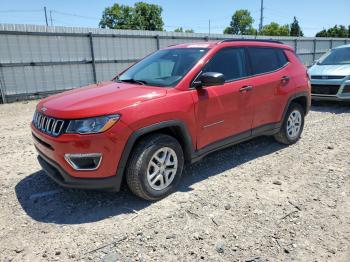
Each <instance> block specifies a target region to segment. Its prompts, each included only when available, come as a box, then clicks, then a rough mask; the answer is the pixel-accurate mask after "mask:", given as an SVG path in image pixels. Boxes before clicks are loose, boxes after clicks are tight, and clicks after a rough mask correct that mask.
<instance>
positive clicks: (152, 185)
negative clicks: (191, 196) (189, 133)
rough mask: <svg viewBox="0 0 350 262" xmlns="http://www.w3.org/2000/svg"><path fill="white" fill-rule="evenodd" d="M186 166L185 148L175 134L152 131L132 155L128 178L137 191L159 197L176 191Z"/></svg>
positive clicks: (138, 194)
mask: <svg viewBox="0 0 350 262" xmlns="http://www.w3.org/2000/svg"><path fill="white" fill-rule="evenodd" d="M183 166H184V156H183V151H182V148H181V145H180V144H179V142H178V141H177V140H176V139H175V138H173V137H172V136H169V135H164V134H159V133H156V134H152V135H148V136H146V137H145V138H142V139H141V140H140V141H139V142H138V143H137V145H136V147H135V148H134V150H133V151H132V153H131V155H130V159H129V161H128V165H127V171H126V181H127V184H128V186H129V188H130V190H131V191H132V192H133V193H134V194H135V195H137V196H139V197H141V198H143V199H146V200H159V199H162V198H164V197H166V196H167V195H169V194H171V193H172V192H174V191H175V189H176V187H177V185H178V183H179V181H180V179H181V175H182V170H183Z"/></svg>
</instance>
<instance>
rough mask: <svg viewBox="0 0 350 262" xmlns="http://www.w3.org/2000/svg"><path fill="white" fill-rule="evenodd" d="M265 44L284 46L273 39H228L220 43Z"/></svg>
mask: <svg viewBox="0 0 350 262" xmlns="http://www.w3.org/2000/svg"><path fill="white" fill-rule="evenodd" d="M242 41H245V42H265V43H275V44H283V43H282V42H281V41H277V40H272V39H255V38H252V39H248V38H228V39H224V40H222V41H221V42H220V43H225V42H242Z"/></svg>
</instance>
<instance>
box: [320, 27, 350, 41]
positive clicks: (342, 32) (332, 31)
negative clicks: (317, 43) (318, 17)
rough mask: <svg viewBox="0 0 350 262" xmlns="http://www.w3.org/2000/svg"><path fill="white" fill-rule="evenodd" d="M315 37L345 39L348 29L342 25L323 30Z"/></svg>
mask: <svg viewBox="0 0 350 262" xmlns="http://www.w3.org/2000/svg"><path fill="white" fill-rule="evenodd" d="M316 37H339V38H347V37H349V28H346V27H345V26H343V25H340V26H338V25H335V26H333V27H331V28H329V29H327V30H326V29H323V30H322V31H320V32H318V33H317V34H316Z"/></svg>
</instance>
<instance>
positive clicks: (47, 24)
mask: <svg viewBox="0 0 350 262" xmlns="http://www.w3.org/2000/svg"><path fill="white" fill-rule="evenodd" d="M44 13H45V22H46V26H49V23H48V21H47V12H46V6H44Z"/></svg>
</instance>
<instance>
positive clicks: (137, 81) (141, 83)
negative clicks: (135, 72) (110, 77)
mask: <svg viewBox="0 0 350 262" xmlns="http://www.w3.org/2000/svg"><path fill="white" fill-rule="evenodd" d="M115 80H116V81H117V82H126V83H136V84H139V85H147V81H144V80H138V79H133V78H129V79H120V78H119V77H117V78H116V79H115Z"/></svg>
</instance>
